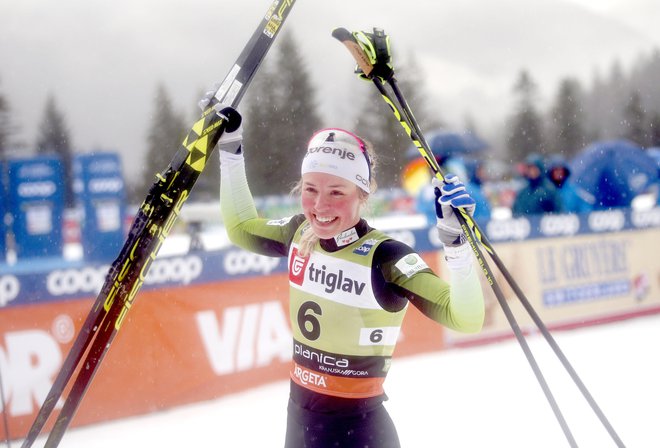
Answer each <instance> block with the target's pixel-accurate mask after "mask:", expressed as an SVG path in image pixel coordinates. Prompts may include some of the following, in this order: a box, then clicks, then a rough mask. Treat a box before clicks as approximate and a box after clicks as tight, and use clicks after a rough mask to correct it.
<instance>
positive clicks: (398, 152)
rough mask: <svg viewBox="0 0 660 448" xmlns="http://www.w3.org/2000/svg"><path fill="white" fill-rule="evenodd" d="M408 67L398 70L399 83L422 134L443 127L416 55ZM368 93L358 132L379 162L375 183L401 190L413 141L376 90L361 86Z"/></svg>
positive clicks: (404, 65) (357, 122)
mask: <svg viewBox="0 0 660 448" xmlns="http://www.w3.org/2000/svg"><path fill="white" fill-rule="evenodd" d="M408 61H409V62H408V63H407V64H402V65H398V66H397V73H396V78H397V83H398V86H399V89H400V90H401V92H402V93H403V94H404V96H405V98H406V101H407V102H408V105H409V106H410V108H411V109H412V111H413V113H414V114H415V119H416V120H417V122H418V124H419V127H420V128H421V129H422V132H424V133H426V132H428V131H431V130H434V129H436V128H439V127H440V126H442V123H443V122H442V119H441V118H440V113H439V111H438V110H437V108H435V107H433V106H431V105H429V103H428V102H427V100H428V98H430V96H429V95H428V93H427V92H426V86H425V83H424V78H423V76H422V72H421V69H420V68H419V65H418V63H417V60H416V59H415V57H414V55H412V54H411V55H410V56H409V58H408ZM359 87H360V88H362V89H361V90H368V91H367V92H366V93H365V94H363V98H362V106H361V107H360V109H359V113H358V116H357V119H356V125H355V129H356V132H357V133H358V134H359V135H361V136H362V137H363V138H365V139H367V140H369V141H370V142H371V144H372V145H373V147H374V151H375V153H376V158H377V167H376V170H377V171H376V173H375V175H376V181H377V182H378V185H379V186H380V187H401V174H402V173H403V169H404V167H405V166H406V164H407V163H408V161H409V160H408V157H407V156H406V152H407V150H408V149H409V148H411V147H412V142H411V140H410V137H409V136H408V135H407V134H406V132H405V131H404V130H403V128H402V127H401V125H400V124H399V122H398V121H397V120H396V119H395V117H394V115H393V114H392V111H391V109H390V108H389V106H387V104H386V103H385V102H384V101H383V99H382V96H381V95H380V93H379V92H378V90H376V89H375V88H374V87H373V86H371V85H367V87H366V89H364V88H363V87H364V86H363V85H360V86H359Z"/></svg>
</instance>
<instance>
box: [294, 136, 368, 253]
mask: <svg viewBox="0 0 660 448" xmlns="http://www.w3.org/2000/svg"><path fill="white" fill-rule="evenodd" d="M362 141H363V142H364V148H365V151H367V156H368V157H367V158H368V160H369V167H370V176H371V179H370V182H369V191H370V192H369V193H367V192H366V191H364V190H362V189H361V188H359V187H358V186H357V185H356V186H355V188H357V190H358V194H359V195H360V205H361V206H362V207H364V206H366V204H367V201H368V200H369V195H370V194H371V193H373V192H375V191H376V189H377V188H378V184H377V183H376V176H375V173H376V166H377V158H376V155H375V153H374V149H373V146H372V144H371V142H369V141H367V140H364V139H362ZM301 194H302V178H301V179H299V180H298V182H296V184H295V185H294V186H293V188H292V189H291V195H292V196H300V195H301ZM318 241H319V237H318V235H316V234H315V233H314V231H313V230H312V228H311V226H309V225H308V226H307V228H306V229H305V230H304V232H303V234H302V236H301V237H300V243H299V245H298V254H300V256H302V257H306V256H308V255H309V254H310V253H312V250H313V249H314V246H316V243H317V242H318Z"/></svg>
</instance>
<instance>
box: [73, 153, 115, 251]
mask: <svg viewBox="0 0 660 448" xmlns="http://www.w3.org/2000/svg"><path fill="white" fill-rule="evenodd" d="M73 172H74V179H75V181H74V189H73V190H74V193H75V198H76V205H77V207H78V208H79V210H80V211H81V223H80V228H81V234H80V235H81V244H82V246H83V256H84V258H85V259H86V260H90V261H107V262H111V261H112V260H114V259H115V257H116V256H117V254H118V253H119V251H120V249H121V247H122V245H123V244H124V240H125V235H124V211H125V208H126V198H125V196H126V193H125V186H124V177H123V175H122V168H121V160H120V158H119V155H118V154H116V153H112V152H95V153H91V154H78V155H76V156H75V157H74V160H73Z"/></svg>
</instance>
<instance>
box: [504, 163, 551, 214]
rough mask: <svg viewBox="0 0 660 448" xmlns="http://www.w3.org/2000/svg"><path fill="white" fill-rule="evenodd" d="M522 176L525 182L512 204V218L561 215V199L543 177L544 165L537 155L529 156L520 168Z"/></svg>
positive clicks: (544, 176) (548, 181)
mask: <svg viewBox="0 0 660 448" xmlns="http://www.w3.org/2000/svg"><path fill="white" fill-rule="evenodd" d="M522 176H523V178H524V179H525V181H526V182H527V185H525V186H524V187H523V188H522V189H521V190H520V191H519V192H518V194H517V195H516V199H515V200H514V202H513V207H512V210H511V212H512V214H513V216H524V215H539V214H543V213H561V212H562V211H563V208H562V205H561V198H560V197H559V192H558V191H557V188H556V187H555V186H554V185H553V183H552V182H550V179H548V177H547V176H546V175H545V164H544V163H543V158H542V157H541V156H540V155H539V154H530V155H529V156H527V158H526V159H525V162H524V164H523V166H522Z"/></svg>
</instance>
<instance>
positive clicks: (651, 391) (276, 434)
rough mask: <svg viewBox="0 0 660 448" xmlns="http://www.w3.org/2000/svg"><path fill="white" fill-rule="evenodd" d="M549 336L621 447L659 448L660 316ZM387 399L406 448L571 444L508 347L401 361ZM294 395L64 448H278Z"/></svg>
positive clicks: (570, 416)
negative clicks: (583, 385)
mask: <svg viewBox="0 0 660 448" xmlns="http://www.w3.org/2000/svg"><path fill="white" fill-rule="evenodd" d="M554 337H555V340H556V341H557V342H558V344H559V346H560V347H561V349H562V351H563V352H564V354H565V355H566V357H567V358H568V360H569V361H570V362H571V364H572V365H573V367H574V368H575V370H576V371H577V373H578V375H579V376H580V378H581V379H582V381H583V382H584V383H585V385H586V386H587V388H588V389H589V391H590V392H591V394H592V396H593V397H594V399H595V400H596V402H597V403H598V405H599V406H600V407H601V409H602V410H603V412H604V414H605V416H606V417H607V418H608V419H609V421H610V423H611V424H612V426H613V427H614V429H615V430H616V432H617V433H618V434H619V436H620V437H621V439H622V440H623V442H624V443H625V445H626V446H627V447H630V448H634V447H640V448H646V447H649V448H651V447H660V424H659V423H658V416H660V356H658V353H659V348H658V343H659V342H660V315H654V316H649V317H640V318H636V319H631V320H627V321H623V322H618V323H612V324H608V325H603V326H596V327H590V328H585V329H579V330H572V331H566V332H557V333H555V334H554ZM527 340H528V341H529V344H530V347H531V349H532V351H533V352H534V354H535V356H536V359H537V361H538V363H539V365H540V367H541V370H542V371H543V373H544V376H545V378H546V380H547V381H548V383H549V385H550V388H551V389H552V391H553V394H554V396H555V398H556V399H557V402H558V404H559V406H560V408H561V410H562V412H563V415H564V417H565V418H566V421H567V423H568V425H569V427H570V428H571V431H572V433H573V436H574V437H575V439H576V441H577V444H578V446H580V447H594V448H603V447H610V446H612V447H613V446H616V445H615V444H614V442H613V441H612V438H611V437H610V436H609V435H608V433H607V432H606V430H605V429H604V427H603V426H602V425H601V423H600V422H599V420H598V419H597V418H596V416H595V414H594V412H592V411H591V408H590V407H589V406H588V404H587V403H586V401H585V400H584V399H583V397H582V395H581V394H580V392H579V391H578V389H577V388H576V387H575V386H574V383H573V382H572V381H571V380H570V378H569V377H568V375H567V374H566V373H565V370H564V369H563V367H562V366H561V364H560V363H559V362H558V361H557V358H556V357H555V356H554V354H553V353H552V351H551V350H550V349H549V347H548V345H547V343H546V342H545V340H544V339H543V338H542V337H541V336H531V337H528V338H527ZM386 390H387V393H388V395H389V397H390V401H389V402H388V404H387V407H388V409H389V412H390V414H391V415H392V417H393V419H394V420H395V422H396V424H397V428H398V431H399V435H400V438H401V443H402V446H403V447H408V448H422V447H440V446H443V447H469V448H471V447H479V448H481V447H507V448H510V447H524V448H529V447H535V448H542V447H548V448H556V447H563V446H569V444H568V442H567V439H566V437H565V436H564V433H563V432H562V430H561V427H560V426H559V424H558V423H557V419H556V418H555V415H554V413H553V412H552V409H551V408H550V406H549V404H548V402H547V400H546V398H545V395H544V394H543V392H542V390H541V388H540V387H539V385H538V383H537V381H536V378H535V376H534V374H533V373H532V370H531V368H530V367H529V364H528V363H527V361H526V359H525V356H524V354H523V352H522V350H521V349H520V347H519V345H518V343H517V342H516V341H515V340H513V339H512V340H509V341H505V342H500V343H497V344H492V345H487V346H481V347H473V348H466V349H455V350H448V351H444V352H441V353H438V354H430V355H422V356H416V357H410V358H402V359H397V360H395V362H394V363H393V366H392V370H391V372H390V375H389V376H388V379H387V382H386ZM287 393H288V383H287V382H286V381H282V382H278V383H274V384H271V385H267V386H264V387H260V388H257V389H254V390H251V391H249V392H246V393H241V394H235V395H231V396H227V397H224V398H221V399H218V400H214V401H210V402H205V403H201V404H196V405H191V406H186V407H181V408H177V409H172V410H168V411H163V412H158V413H155V414H151V415H148V416H144V417H138V418H131V419H126V420H121V421H115V422H111V423H106V424H100V425H94V426H89V427H84V428H72V429H69V430H68V432H67V433H66V434H65V436H64V439H63V440H62V442H61V444H60V446H62V447H67V448H89V447H94V448H105V447H107V448H111V447H112V448H115V447H117V446H121V447H125V448H132V447H140V448H143V447H159V448H169V447H177V448H179V447H184V446H185V447H259V448H261V447H279V446H282V444H283V439H284V427H285V421H286V403H287ZM44 440H45V438H44V437H42V438H40V439H39V440H38V441H37V443H36V444H35V445H34V446H39V447H40V446H42V445H43V442H44ZM14 444H16V442H14Z"/></svg>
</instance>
